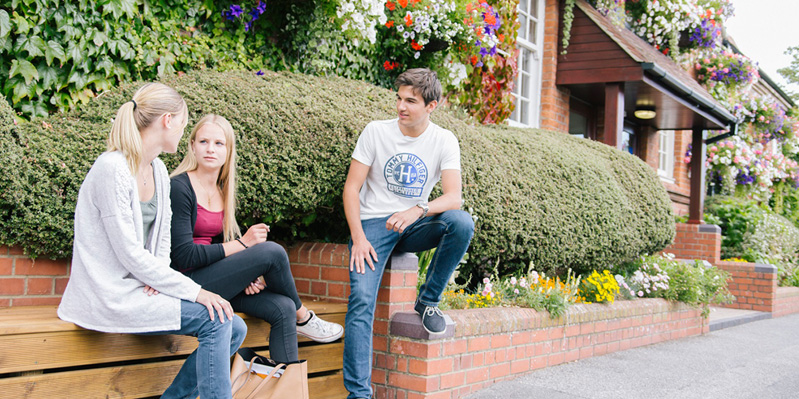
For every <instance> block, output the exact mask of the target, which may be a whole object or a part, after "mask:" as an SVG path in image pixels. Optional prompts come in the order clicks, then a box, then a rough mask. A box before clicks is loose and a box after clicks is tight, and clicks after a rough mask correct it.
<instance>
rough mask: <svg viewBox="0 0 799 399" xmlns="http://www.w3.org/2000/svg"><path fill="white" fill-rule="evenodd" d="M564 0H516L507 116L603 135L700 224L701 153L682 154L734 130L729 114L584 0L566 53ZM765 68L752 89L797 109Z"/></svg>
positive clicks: (592, 135) (594, 137)
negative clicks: (515, 69)
mask: <svg viewBox="0 0 799 399" xmlns="http://www.w3.org/2000/svg"><path fill="white" fill-rule="evenodd" d="M563 4H564V1H563V0H521V2H520V5H519V19H520V22H521V29H520V33H519V40H518V43H519V44H518V47H519V48H520V55H519V63H518V65H519V78H518V81H517V85H516V90H515V95H516V98H517V103H516V105H517V109H516V111H515V112H514V113H513V115H512V117H511V122H510V123H511V124H512V125H519V126H531V127H539V128H542V129H549V130H556V131H562V132H564V133H569V134H572V135H576V136H580V137H584V138H587V139H591V140H597V141H601V142H604V143H606V144H608V145H611V146H615V147H616V148H618V149H620V150H623V151H627V152H629V153H631V154H633V155H635V156H637V157H639V158H640V159H642V160H643V161H644V162H646V163H647V164H648V165H649V166H651V167H652V168H653V169H655V170H656V171H657V173H658V175H659V176H660V179H661V182H662V183H663V186H664V187H665V188H666V191H667V192H668V194H669V196H670V198H671V201H672V204H673V209H674V212H675V214H676V215H689V213H690V214H691V215H690V218H689V219H690V221H689V223H693V224H699V223H701V220H702V206H703V202H704V198H703V195H704V187H705V184H704V182H703V181H701V180H697V181H694V182H693V183H694V185H693V186H692V184H691V183H692V182H691V179H690V177H689V176H700V177H701V179H704V176H705V173H704V169H703V161H704V160H703V157H701V156H696V157H693V159H692V164H690V165H688V164H686V163H684V161H683V159H684V158H685V154H686V152H687V151H688V149H689V145H691V143H692V142H700V141H703V140H704V138H706V137H707V134H708V132H710V131H721V130H727V129H732V128H733V126H734V125H735V123H736V119H735V117H734V116H733V115H732V114H731V113H729V112H728V111H727V110H726V109H724V107H723V106H722V105H721V104H719V103H718V102H717V101H716V100H715V99H714V98H713V97H712V96H711V95H710V94H709V93H708V92H707V90H705V89H704V88H703V87H702V86H701V85H699V84H698V83H697V82H696V81H695V80H694V78H693V77H692V76H691V75H690V74H689V73H688V72H686V71H685V70H683V69H682V68H681V67H680V66H679V65H677V64H676V63H675V62H674V61H673V60H672V59H671V58H669V57H667V56H665V55H663V54H662V53H660V52H659V51H658V50H656V49H655V48H654V47H653V46H652V45H650V44H648V43H647V42H645V41H644V40H643V39H641V38H639V37H638V36H636V35H635V34H633V33H632V32H631V31H629V30H627V29H625V28H624V27H619V26H616V25H614V24H613V23H612V22H611V21H610V20H609V19H608V18H606V17H604V16H603V15H601V14H600V13H598V12H597V11H596V10H595V9H594V8H593V7H591V6H590V5H589V4H588V3H586V2H585V1H584V0H577V2H576V5H575V7H574V20H573V23H572V29H571V31H570V32H571V38H570V40H569V46H568V48H567V51H566V52H565V54H564V53H563V47H562V39H563V26H562V22H563V18H562V15H563ZM732 47H733V49H735V47H734V44H733V45H732ZM761 75H762V76H763V78H762V79H761V80H760V81H759V82H758V83H757V85H756V87H755V89H754V91H755V93H756V94H757V95H760V96H768V97H771V98H773V99H776V100H777V101H778V102H780V103H781V104H782V105H783V106H784V107H785V108H786V109H787V108H791V107H793V106H795V104H793V103H792V102H791V100H790V99H789V98H788V96H787V95H786V94H785V93H784V92H782V91H781V90H780V89H779V88H778V87H777V86H776V84H774V82H773V81H771V80H770V79H769V78H768V77H767V76H765V75H763V74H762V71H761ZM636 111H647V112H644V113H641V112H636ZM647 113H648V114H649V115H647ZM694 147H695V146H694ZM692 152H693V154H704V150H703V149H702V150H697V149H693V151H692ZM692 194H693V196H692Z"/></svg>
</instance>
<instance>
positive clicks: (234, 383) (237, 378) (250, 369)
mask: <svg viewBox="0 0 799 399" xmlns="http://www.w3.org/2000/svg"><path fill="white" fill-rule="evenodd" d="M242 360H243V359H242ZM254 365H255V362H253V361H250V367H248V368H247V371H243V372H241V373H240V374H239V375H237V376H236V379H235V380H233V381H232V382H231V384H230V386H236V382H238V381H239V379H240V378H241V377H242V376H245V375H246V376H247V378H246V379H245V380H244V382H242V383H241V385H240V386H239V387H238V388H237V389H236V390H235V391H234V392H233V394H232V396H236V394H237V393H238V392H239V391H240V390H241V388H244V386H245V385H247V381H249V380H250V378H251V376H252V375H253V374H255V372H253V371H252V366H254Z"/></svg>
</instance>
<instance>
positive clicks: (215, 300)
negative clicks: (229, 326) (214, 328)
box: [195, 288, 233, 323]
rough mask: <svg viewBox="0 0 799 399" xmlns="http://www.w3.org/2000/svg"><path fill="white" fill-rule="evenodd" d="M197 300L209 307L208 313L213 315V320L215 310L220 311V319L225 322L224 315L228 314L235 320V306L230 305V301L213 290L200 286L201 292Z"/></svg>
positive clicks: (212, 318)
mask: <svg viewBox="0 0 799 399" xmlns="http://www.w3.org/2000/svg"><path fill="white" fill-rule="evenodd" d="M195 302H197V303H199V304H202V305H205V307H206V308H208V313H209V314H210V315H211V321H213V320H214V310H216V311H217V313H219V321H221V322H222V323H224V322H225V317H224V315H227V317H228V319H230V320H233V307H232V306H230V302H228V301H226V300H225V298H222V297H221V296H219V295H217V294H214V293H213V292H211V291H206V290H204V289H202V288H200V293H199V294H197V299H196V300H195Z"/></svg>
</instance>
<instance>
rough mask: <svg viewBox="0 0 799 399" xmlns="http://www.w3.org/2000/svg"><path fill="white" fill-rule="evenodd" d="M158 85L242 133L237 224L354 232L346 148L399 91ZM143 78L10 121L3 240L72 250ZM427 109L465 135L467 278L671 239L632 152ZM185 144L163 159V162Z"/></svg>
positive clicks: (194, 79)
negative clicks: (112, 139) (87, 178)
mask: <svg viewBox="0 0 799 399" xmlns="http://www.w3.org/2000/svg"><path fill="white" fill-rule="evenodd" d="M163 82H164V83H166V84H168V85H171V86H173V87H175V88H176V89H178V91H180V92H181V93H182V94H183V95H184V97H185V98H186V101H187V102H188V104H189V109H190V110H191V111H192V115H191V120H190V122H189V123H190V124H191V123H194V122H196V121H197V120H198V118H199V117H201V116H202V115H204V114H207V113H218V114H221V115H224V116H226V117H227V118H228V119H229V120H230V121H231V123H232V124H233V127H234V128H235V129H236V131H237V132H238V134H239V140H238V143H239V154H240V158H239V174H240V179H239V182H240V183H239V196H238V198H239V208H238V209H239V214H238V218H239V221H240V222H241V223H242V224H245V225H248V224H252V223H255V222H266V223H269V224H270V225H271V226H272V231H273V233H272V234H271V236H272V237H274V238H275V239H280V240H294V239H302V240H329V241H337V242H344V240H346V238H347V235H348V229H347V225H346V221H345V219H344V217H343V211H342V205H341V189H342V187H343V184H344V180H345V177H346V172H347V168H348V166H349V163H350V159H351V158H350V156H351V153H352V149H353V147H354V145H355V141H356V139H357V137H358V135H359V133H360V131H361V130H362V129H363V127H364V126H365V125H366V123H367V122H369V121H370V120H374V119H386V118H392V117H394V113H395V111H394V94H393V93H392V92H391V91H388V90H385V89H381V88H378V87H376V86H372V85H369V84H366V83H363V82H356V81H350V80H346V79H342V78H328V79H322V78H316V77H311V76H305V75H295V74H290V73H272V72H267V73H266V74H265V75H264V76H256V75H255V74H254V73H252V72H229V73H219V72H213V71H197V72H191V73H189V74H187V75H185V76H182V77H170V78H166V79H164V80H163ZM138 86H139V84H123V85H122V86H121V87H120V88H118V89H115V90H111V91H109V92H107V93H106V94H105V95H103V96H101V97H100V98H97V99H95V100H93V101H92V102H91V103H90V104H88V105H87V106H85V107H81V109H79V110H77V111H73V112H69V113H67V114H65V115H53V116H50V117H48V118H44V119H39V120H36V121H35V122H25V123H21V124H20V125H19V126H17V127H15V128H12V129H11V132H12V133H11V135H12V136H13V135H15V134H16V135H17V136H18V140H15V141H14V143H15V144H16V146H17V147H14V145H11V144H9V145H8V147H9V148H7V149H6V148H5V147H4V149H3V151H4V152H8V153H9V154H12V155H13V154H16V155H14V156H9V157H5V156H4V158H3V159H4V162H3V163H2V165H0V168H2V170H0V185H2V188H3V190H2V192H0V209H1V210H2V211H3V215H2V216H3V217H2V220H0V244H5V245H21V246H22V247H23V248H25V250H26V251H27V252H28V253H30V254H34V255H40V254H49V255H50V256H55V257H64V256H68V255H69V253H70V250H71V238H72V218H73V210H74V201H75V198H76V194H77V190H78V187H79V185H80V184H81V181H82V179H83V177H84V175H85V173H86V171H87V170H88V168H89V167H90V165H91V162H92V161H93V160H94V159H95V158H96V157H97V156H98V155H99V154H100V153H101V152H102V151H103V149H104V139H105V136H106V134H107V131H108V130H109V128H110V124H111V123H110V121H111V119H112V118H113V117H114V115H115V112H116V109H117V108H118V107H119V105H121V104H122V103H123V102H125V101H128V100H129V99H130V97H131V95H132V93H133V92H134V91H135V89H136V88H137V87H138ZM433 120H434V121H435V122H436V123H438V124H440V125H442V126H444V127H446V128H448V129H450V130H452V131H453V132H454V133H455V135H456V136H457V137H458V138H459V139H460V142H461V151H462V164H463V180H464V198H465V201H466V205H465V208H466V209H471V210H472V213H473V215H474V216H476V217H477V221H476V226H477V231H476V235H475V238H474V240H473V241H472V245H471V247H470V249H469V254H470V257H469V264H468V265H464V266H463V267H462V274H461V275H463V276H469V275H470V274H472V273H477V274H479V273H482V272H483V271H484V270H493V265H494V263H495V262H496V261H497V260H500V259H501V260H502V263H501V265H503V269H502V270H500V273H502V274H511V273H516V272H518V271H526V270H527V267H526V266H527V264H528V263H529V262H530V261H531V260H532V261H533V262H535V264H536V266H537V268H538V269H539V270H545V271H547V272H549V271H552V270H555V271H564V272H565V270H566V268H568V267H571V268H572V269H574V270H576V271H578V272H583V271H589V270H592V269H593V268H598V269H600V270H601V269H602V268H604V267H605V265H608V264H617V263H620V262H621V261H622V260H627V259H632V258H635V257H637V256H639V255H640V254H642V253H652V252H656V251H659V250H661V249H663V248H664V247H666V246H667V245H668V244H669V243H670V242H671V241H672V239H673V236H674V223H673V215H672V213H671V204H670V201H669V199H668V196H667V195H666V192H665V190H664V189H663V187H662V186H661V185H660V182H659V180H658V179H657V177H656V175H655V173H654V171H653V170H652V169H651V168H650V167H649V166H647V165H646V164H645V163H643V162H642V161H640V160H639V159H638V158H636V157H633V156H631V155H629V154H625V153H623V152H621V151H617V150H615V149H612V148H610V147H608V146H606V145H604V144H601V143H597V142H591V141H587V140H582V139H576V138H573V137H570V136H569V135H566V134H562V133H555V132H546V131H541V130H535V129H517V128H511V127H499V126H494V127H491V126H474V125H470V124H469V123H468V122H467V120H466V119H465V117H464V116H463V115H462V114H459V113H458V112H455V111H451V110H448V109H445V108H444V107H442V108H441V109H440V110H439V111H437V112H436V113H434V114H433ZM7 123H8V122H6V124H4V126H3V129H4V130H2V132H6V131H7V130H8V129H7ZM184 139H185V138H184ZM6 143H7V140H5V139H4V140H3V145H4V146H6ZM183 150H184V145H183V144H182V145H181V147H180V150H179V153H178V154H177V155H166V154H165V155H163V156H162V157H161V158H162V159H163V160H164V161H165V162H166V163H167V167H168V168H170V169H171V168H174V167H175V166H176V165H177V162H178V161H179V160H180V158H181V157H182V151H183Z"/></svg>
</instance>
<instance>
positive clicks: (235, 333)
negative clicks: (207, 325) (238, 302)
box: [230, 315, 247, 346]
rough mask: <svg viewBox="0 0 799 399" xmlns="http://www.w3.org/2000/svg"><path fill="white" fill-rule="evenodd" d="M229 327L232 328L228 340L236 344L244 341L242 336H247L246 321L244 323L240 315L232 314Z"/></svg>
mask: <svg viewBox="0 0 799 399" xmlns="http://www.w3.org/2000/svg"><path fill="white" fill-rule="evenodd" d="M230 328H231V330H232V331H231V336H230V342H232V343H234V344H236V345H237V346H241V344H242V343H243V342H244V338H245V337H247V323H245V322H244V320H242V319H241V317H239V316H236V315H234V316H233V320H232V323H231V327H230Z"/></svg>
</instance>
